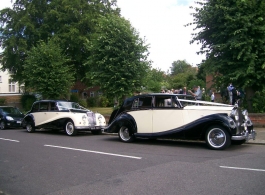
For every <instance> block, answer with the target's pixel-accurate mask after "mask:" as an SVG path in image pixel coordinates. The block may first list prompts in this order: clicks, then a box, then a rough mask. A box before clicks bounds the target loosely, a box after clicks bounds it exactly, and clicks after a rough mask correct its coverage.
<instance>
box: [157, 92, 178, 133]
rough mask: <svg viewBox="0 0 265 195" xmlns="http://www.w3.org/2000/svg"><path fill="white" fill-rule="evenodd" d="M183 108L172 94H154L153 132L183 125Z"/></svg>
mask: <svg viewBox="0 0 265 195" xmlns="http://www.w3.org/2000/svg"><path fill="white" fill-rule="evenodd" d="M182 112H183V109H182V108H180V106H179V105H178V104H176V102H175V100H174V96H170V95H169V96H156V99H155V108H154V109H153V133H159V132H165V131H169V130H173V129H177V128H180V127H182V126H183V114H182Z"/></svg>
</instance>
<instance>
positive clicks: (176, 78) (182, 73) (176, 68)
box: [170, 60, 205, 89]
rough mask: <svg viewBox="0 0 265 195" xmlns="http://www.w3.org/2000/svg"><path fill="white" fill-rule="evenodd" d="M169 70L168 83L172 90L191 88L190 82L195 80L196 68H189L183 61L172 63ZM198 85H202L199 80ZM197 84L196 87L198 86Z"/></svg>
mask: <svg viewBox="0 0 265 195" xmlns="http://www.w3.org/2000/svg"><path fill="white" fill-rule="evenodd" d="M170 69H171V75H170V77H171V78H170V83H171V88H173V89H179V88H183V87H191V86H190V82H191V81H193V80H197V67H193V66H191V65H190V64H188V63H187V62H186V61H185V60H177V61H174V62H173V63H172V67H171V68H170ZM199 83H200V84H201V83H203V81H202V80H200V82H199ZM199 83H198V84H197V85H199ZM204 85H205V84H204ZM204 85H203V86H204ZM191 88H192V87H191Z"/></svg>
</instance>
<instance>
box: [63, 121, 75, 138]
mask: <svg viewBox="0 0 265 195" xmlns="http://www.w3.org/2000/svg"><path fill="white" fill-rule="evenodd" d="M65 129H66V132H67V134H68V135H72V134H73V132H74V125H73V123H71V122H68V123H67V124H66V128H65Z"/></svg>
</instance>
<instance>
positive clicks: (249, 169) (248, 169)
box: [220, 166, 265, 171]
mask: <svg viewBox="0 0 265 195" xmlns="http://www.w3.org/2000/svg"><path fill="white" fill-rule="evenodd" d="M220 167H221V168H225V169H240V170H247V171H265V169H251V168H241V167H227V166H220Z"/></svg>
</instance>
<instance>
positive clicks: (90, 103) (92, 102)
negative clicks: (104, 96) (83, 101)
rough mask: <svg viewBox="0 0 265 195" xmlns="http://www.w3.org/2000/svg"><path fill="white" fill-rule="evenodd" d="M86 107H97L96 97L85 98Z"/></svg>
mask: <svg viewBox="0 0 265 195" xmlns="http://www.w3.org/2000/svg"><path fill="white" fill-rule="evenodd" d="M87 106H88V107H97V99H96V97H89V98H87Z"/></svg>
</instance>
